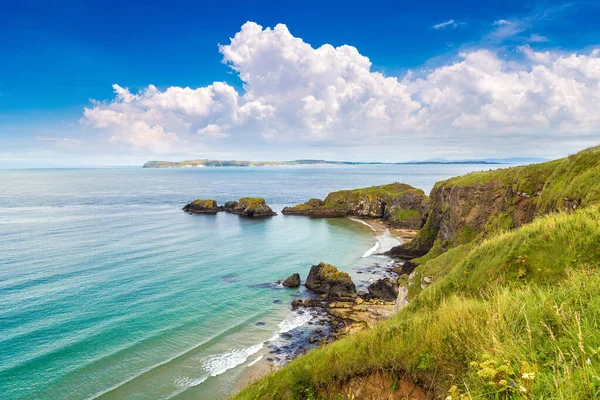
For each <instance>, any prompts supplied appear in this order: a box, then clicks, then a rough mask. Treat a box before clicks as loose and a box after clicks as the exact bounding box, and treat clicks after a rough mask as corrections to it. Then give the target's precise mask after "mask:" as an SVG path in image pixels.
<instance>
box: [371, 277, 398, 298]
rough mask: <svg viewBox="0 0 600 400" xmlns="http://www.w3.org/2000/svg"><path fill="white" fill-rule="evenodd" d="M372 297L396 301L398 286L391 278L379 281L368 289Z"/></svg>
mask: <svg viewBox="0 0 600 400" xmlns="http://www.w3.org/2000/svg"><path fill="white" fill-rule="evenodd" d="M367 290H368V291H369V294H370V295H371V296H372V297H377V298H380V299H383V300H387V301H394V300H396V298H397V297H398V285H396V283H395V282H394V281H393V280H391V279H390V278H383V279H379V280H377V281H375V282H373V283H371V284H370V285H369V287H368V288H367Z"/></svg>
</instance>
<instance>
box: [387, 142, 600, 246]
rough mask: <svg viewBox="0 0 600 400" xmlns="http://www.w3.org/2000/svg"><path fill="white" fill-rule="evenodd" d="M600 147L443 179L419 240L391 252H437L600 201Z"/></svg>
mask: <svg viewBox="0 0 600 400" xmlns="http://www.w3.org/2000/svg"><path fill="white" fill-rule="evenodd" d="M599 173H600V147H595V148H591V149H587V150H584V151H582V152H579V153H577V154H574V155H572V156H569V157H567V158H563V159H558V160H554V161H549V162H545V163H541V164H533V165H527V166H522V167H512V168H506V169H499V170H494V171H487V172H478V173H471V174H467V175H464V176H459V177H456V178H451V179H448V180H446V181H442V182H438V183H437V184H436V185H435V186H434V188H433V190H432V191H431V194H430V196H429V197H430V204H431V208H430V211H429V214H428V217H427V221H426V222H425V225H424V226H423V228H422V229H421V230H420V231H419V233H418V234H417V236H416V237H415V239H414V240H413V241H412V242H410V243H407V244H404V245H401V246H398V247H395V248H393V249H392V250H391V251H390V252H389V254H390V255H392V256H397V257H403V258H415V257H421V256H423V255H425V254H427V253H428V252H429V254H428V257H435V256H437V255H439V254H441V253H442V252H444V251H445V250H447V249H449V248H452V247H455V246H457V245H460V244H465V243H468V242H471V241H473V240H475V239H478V238H484V237H487V236H489V235H490V234H493V233H496V232H499V231H503V230H510V229H514V228H517V227H519V226H521V225H523V224H526V223H528V222H531V221H532V220H533V219H534V218H535V217H536V216H539V215H543V214H547V213H550V212H554V211H572V210H574V209H576V208H578V207H582V206H587V205H590V204H594V203H596V202H598V201H599V200H600V189H599V186H598V185H593V184H591V183H592V181H593V180H594V179H597V177H598V176H599Z"/></svg>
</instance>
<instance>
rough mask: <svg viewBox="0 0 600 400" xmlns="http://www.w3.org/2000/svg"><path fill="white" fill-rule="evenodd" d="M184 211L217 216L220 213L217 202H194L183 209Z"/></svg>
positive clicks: (199, 200) (200, 200)
mask: <svg viewBox="0 0 600 400" xmlns="http://www.w3.org/2000/svg"><path fill="white" fill-rule="evenodd" d="M183 211H187V212H191V213H194V214H216V213H217V212H219V211H220V210H219V207H217V201H216V200H202V199H198V200H194V201H192V202H191V203H189V204H186V205H185V206H184V207H183Z"/></svg>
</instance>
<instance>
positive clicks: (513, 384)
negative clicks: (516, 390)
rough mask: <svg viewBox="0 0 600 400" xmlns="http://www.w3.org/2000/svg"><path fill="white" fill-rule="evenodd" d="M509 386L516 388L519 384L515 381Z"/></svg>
mask: <svg viewBox="0 0 600 400" xmlns="http://www.w3.org/2000/svg"><path fill="white" fill-rule="evenodd" d="M509 385H510V386H511V387H515V386H517V384H516V383H515V381H510V383H509Z"/></svg>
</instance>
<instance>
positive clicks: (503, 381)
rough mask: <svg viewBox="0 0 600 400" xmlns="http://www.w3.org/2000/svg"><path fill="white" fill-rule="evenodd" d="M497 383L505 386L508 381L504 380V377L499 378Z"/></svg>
mask: <svg viewBox="0 0 600 400" xmlns="http://www.w3.org/2000/svg"><path fill="white" fill-rule="evenodd" d="M498 385H499V386H506V385H508V382H506V380H504V379H501V380H500V381H499V382H498Z"/></svg>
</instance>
